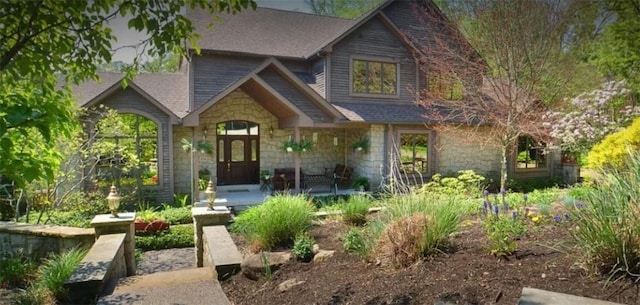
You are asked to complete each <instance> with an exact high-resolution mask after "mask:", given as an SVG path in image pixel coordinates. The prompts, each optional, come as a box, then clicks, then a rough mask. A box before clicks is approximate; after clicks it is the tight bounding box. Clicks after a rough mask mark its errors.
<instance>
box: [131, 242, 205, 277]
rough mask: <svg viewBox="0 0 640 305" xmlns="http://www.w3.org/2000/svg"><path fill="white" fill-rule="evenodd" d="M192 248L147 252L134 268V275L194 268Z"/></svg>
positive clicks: (194, 260)
mask: <svg viewBox="0 0 640 305" xmlns="http://www.w3.org/2000/svg"><path fill="white" fill-rule="evenodd" d="M195 266H196V252H195V248H194V247H190V248H174V249H166V250H154V251H147V252H144V253H143V254H142V259H141V260H140V261H138V265H137V266H136V274H138V275H142V274H149V273H156V272H166V271H174V270H181V269H190V268H195Z"/></svg>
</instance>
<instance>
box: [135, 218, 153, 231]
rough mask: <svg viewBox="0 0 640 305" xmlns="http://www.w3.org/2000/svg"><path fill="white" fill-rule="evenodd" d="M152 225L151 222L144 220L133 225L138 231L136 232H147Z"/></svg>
mask: <svg viewBox="0 0 640 305" xmlns="http://www.w3.org/2000/svg"><path fill="white" fill-rule="evenodd" d="M150 225H151V223H150V222H148V221H143V220H136V221H135V222H134V223H133V226H134V228H135V229H136V231H146V230H147V228H148V227H149V226H150Z"/></svg>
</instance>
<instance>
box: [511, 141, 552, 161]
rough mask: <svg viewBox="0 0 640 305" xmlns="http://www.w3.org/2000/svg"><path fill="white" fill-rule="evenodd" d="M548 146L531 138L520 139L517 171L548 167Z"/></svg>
mask: <svg viewBox="0 0 640 305" xmlns="http://www.w3.org/2000/svg"><path fill="white" fill-rule="evenodd" d="M545 148H546V145H545V144H544V143H541V142H536V141H534V140H533V138H531V137H529V136H523V137H519V138H518V151H517V153H518V154H517V160H516V168H517V169H541V168H546V167H547V156H546V154H545Z"/></svg>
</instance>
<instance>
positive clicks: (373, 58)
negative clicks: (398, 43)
mask: <svg viewBox="0 0 640 305" xmlns="http://www.w3.org/2000/svg"><path fill="white" fill-rule="evenodd" d="M356 60H358V61H365V62H376V63H381V64H382V66H384V64H394V65H395V66H396V84H395V89H396V90H395V91H396V92H395V94H384V93H369V92H366V93H365V92H355V91H354V90H353V81H354V77H353V73H354V72H355V69H354V68H355V67H354V65H355V61H356ZM382 71H384V70H382ZM382 71H381V73H382V75H384V73H383V72H382ZM381 86H383V87H382V88H383V89H382V91H384V83H382V84H381ZM349 96H353V97H371V98H384V99H397V98H400V61H399V60H396V59H393V58H389V57H377V56H364V55H353V56H350V57H349Z"/></svg>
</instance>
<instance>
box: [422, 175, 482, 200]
mask: <svg viewBox="0 0 640 305" xmlns="http://www.w3.org/2000/svg"><path fill="white" fill-rule="evenodd" d="M484 181H485V177H483V176H481V175H478V174H476V173H475V172H474V171H473V170H461V171H458V176H457V177H442V175H441V174H435V175H433V177H431V181H430V182H428V183H426V184H425V185H424V186H423V187H422V188H421V192H436V193H443V194H460V193H464V194H466V195H472V194H476V193H477V194H481V193H482V190H483V189H484V188H485V186H486V185H485V183H484Z"/></svg>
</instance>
